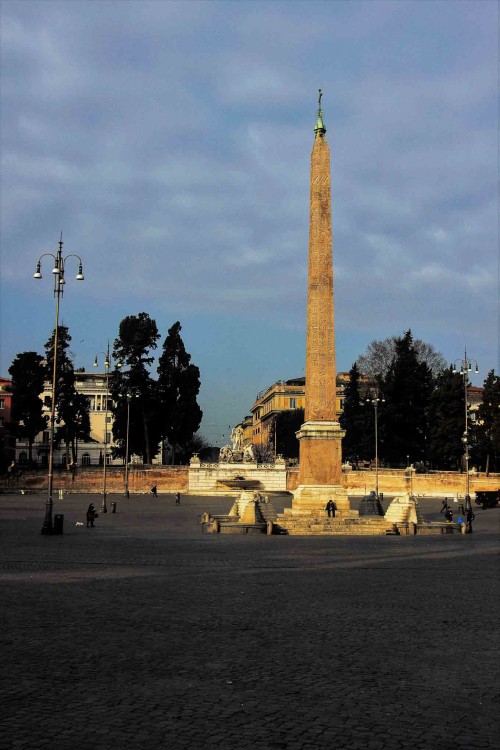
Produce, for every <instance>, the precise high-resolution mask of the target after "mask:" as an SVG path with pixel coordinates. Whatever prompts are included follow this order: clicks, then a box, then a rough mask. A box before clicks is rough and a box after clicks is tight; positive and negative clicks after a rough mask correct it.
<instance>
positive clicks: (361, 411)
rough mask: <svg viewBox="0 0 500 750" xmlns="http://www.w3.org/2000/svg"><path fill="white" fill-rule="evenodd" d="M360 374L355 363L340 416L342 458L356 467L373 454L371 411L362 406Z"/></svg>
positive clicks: (350, 373) (362, 396) (362, 395)
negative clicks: (342, 436)
mask: <svg viewBox="0 0 500 750" xmlns="http://www.w3.org/2000/svg"><path fill="white" fill-rule="evenodd" d="M363 398H364V394H363V393H362V388H361V374H360V372H359V368H358V365H357V364H356V362H355V363H354V364H353V366H352V367H351V369H350V371H349V381H348V383H347V384H346V386H345V391H344V409H343V411H342V414H341V415H340V420H339V421H340V426H341V427H342V429H344V430H345V437H344V439H343V441H342V457H343V460H344V461H351V462H353V463H354V464H356V466H357V465H358V461H360V460H368V459H370V458H371V457H372V456H373V454H374V447H373V446H374V422H373V414H372V412H371V410H369V409H367V406H365V405H364V400H363Z"/></svg>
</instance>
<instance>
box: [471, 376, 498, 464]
mask: <svg viewBox="0 0 500 750" xmlns="http://www.w3.org/2000/svg"><path fill="white" fill-rule="evenodd" d="M483 388H484V391H483V400H482V403H481V405H480V407H479V409H478V410H477V420H476V424H475V426H474V428H473V430H472V431H471V432H472V435H471V437H472V442H473V447H472V457H473V460H474V461H475V462H476V463H477V464H479V465H481V466H483V467H484V470H485V471H486V472H487V473H489V472H490V471H500V376H498V375H495V371H494V370H490V372H489V373H488V375H487V377H486V380H485V381H484V384H483Z"/></svg>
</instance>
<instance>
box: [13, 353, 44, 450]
mask: <svg viewBox="0 0 500 750" xmlns="http://www.w3.org/2000/svg"><path fill="white" fill-rule="evenodd" d="M9 374H10V375H11V376H12V390H13V395H12V411H11V418H12V422H13V427H14V431H15V433H16V434H17V435H18V436H19V437H22V438H26V439H27V441H28V460H29V462H30V463H31V461H32V458H33V456H32V453H33V443H34V441H35V438H36V436H37V435H38V433H39V432H41V431H42V430H44V429H45V428H46V427H47V417H45V416H44V415H43V413H42V411H43V403H42V400H41V398H40V395H41V394H42V392H43V388H44V381H45V376H46V370H45V366H44V364H43V357H42V356H40V354H37V353H36V352H22V354H17V355H16V357H15V359H14V360H13V362H12V364H11V366H10V367H9Z"/></svg>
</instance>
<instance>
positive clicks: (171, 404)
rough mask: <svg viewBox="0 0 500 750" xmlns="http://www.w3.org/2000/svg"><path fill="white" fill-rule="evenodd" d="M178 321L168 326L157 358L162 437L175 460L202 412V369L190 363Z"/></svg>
mask: <svg viewBox="0 0 500 750" xmlns="http://www.w3.org/2000/svg"><path fill="white" fill-rule="evenodd" d="M180 332H181V324H180V323H179V321H177V322H176V323H174V325H173V326H172V327H171V328H170V329H169V331H168V334H167V337H166V339H165V342H164V344H163V354H162V355H161V357H160V359H159V361H158V393H159V400H160V412H161V420H162V428H161V429H162V436H163V438H166V439H167V440H168V442H169V444H170V447H171V449H172V463H174V460H175V452H176V450H177V448H178V447H180V448H181V449H182V448H183V446H186V445H187V444H188V443H189V441H190V440H191V439H192V437H193V435H194V434H195V433H196V431H197V430H198V428H199V426H200V423H201V419H202V416H203V412H202V411H201V409H200V407H199V406H198V402H197V396H198V393H199V391H200V371H199V369H198V367H196V365H193V364H191V355H190V354H188V353H187V352H186V349H185V346H184V342H183V341H182V338H181V335H180Z"/></svg>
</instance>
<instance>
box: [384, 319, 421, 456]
mask: <svg viewBox="0 0 500 750" xmlns="http://www.w3.org/2000/svg"><path fill="white" fill-rule="evenodd" d="M432 386H433V381H432V373H431V370H430V368H429V366H428V365H427V364H426V363H425V362H419V359H418V356H417V351H416V349H415V346H414V344H413V337H412V334H411V331H407V332H406V333H405V334H404V335H403V336H402V337H401V338H398V339H396V344H395V355H394V359H393V361H392V363H391V365H390V367H389V370H388V372H387V376H386V377H385V378H384V380H383V383H382V392H383V394H384V397H385V404H384V409H383V410H381V412H380V449H379V453H380V457H381V459H382V460H384V461H386V462H388V463H389V464H390V465H393V466H397V465H405V463H406V460H407V458H409V460H410V461H411V462H413V463H415V462H421V461H425V458H426V441H427V435H428V425H427V406H428V401H429V397H430V394H431V391H432Z"/></svg>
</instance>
